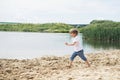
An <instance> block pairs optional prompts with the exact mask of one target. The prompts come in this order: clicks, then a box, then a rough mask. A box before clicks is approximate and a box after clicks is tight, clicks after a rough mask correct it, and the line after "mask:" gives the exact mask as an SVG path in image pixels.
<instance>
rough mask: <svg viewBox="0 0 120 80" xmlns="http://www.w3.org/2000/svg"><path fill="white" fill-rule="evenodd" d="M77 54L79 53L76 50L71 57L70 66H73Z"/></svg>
mask: <svg viewBox="0 0 120 80" xmlns="http://www.w3.org/2000/svg"><path fill="white" fill-rule="evenodd" d="M76 56H77V53H76V52H74V53H73V54H72V56H71V57H70V67H71V66H72V63H73V60H74V58H75V57H76Z"/></svg>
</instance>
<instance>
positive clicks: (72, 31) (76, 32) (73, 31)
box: [69, 28, 78, 35]
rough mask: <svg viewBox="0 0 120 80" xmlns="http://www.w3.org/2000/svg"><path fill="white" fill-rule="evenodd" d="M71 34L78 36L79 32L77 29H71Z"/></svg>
mask: <svg viewBox="0 0 120 80" xmlns="http://www.w3.org/2000/svg"><path fill="white" fill-rule="evenodd" d="M69 33H73V34H76V35H78V30H77V29H75V28H74V29H70V31H69Z"/></svg>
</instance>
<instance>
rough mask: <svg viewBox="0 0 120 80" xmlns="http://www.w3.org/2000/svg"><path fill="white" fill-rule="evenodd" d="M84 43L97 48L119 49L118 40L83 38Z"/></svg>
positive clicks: (119, 43)
mask: <svg viewBox="0 0 120 80" xmlns="http://www.w3.org/2000/svg"><path fill="white" fill-rule="evenodd" d="M83 41H84V43H85V44H88V45H90V46H92V47H93V48H96V49H99V48H103V49H120V41H119V42H107V41H97V40H96V41H95V40H83Z"/></svg>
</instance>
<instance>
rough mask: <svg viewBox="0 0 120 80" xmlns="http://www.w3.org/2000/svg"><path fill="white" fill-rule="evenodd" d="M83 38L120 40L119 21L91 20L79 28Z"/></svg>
mask: <svg viewBox="0 0 120 80" xmlns="http://www.w3.org/2000/svg"><path fill="white" fill-rule="evenodd" d="M80 31H81V32H82V33H83V35H84V38H85V39H87V40H93V41H106V42H114V41H120V22H113V21H109V20H93V21H92V22H91V23H90V24H89V25H88V26H87V27H84V28H82V29H80Z"/></svg>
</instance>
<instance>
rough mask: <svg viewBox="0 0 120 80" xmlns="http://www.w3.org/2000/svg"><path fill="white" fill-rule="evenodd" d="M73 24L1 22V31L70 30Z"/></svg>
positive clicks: (59, 31) (57, 31) (64, 31)
mask: <svg viewBox="0 0 120 80" xmlns="http://www.w3.org/2000/svg"><path fill="white" fill-rule="evenodd" d="M71 28H72V26H70V25H68V24H64V23H46V24H21V23H17V24H0V31H21V32H55V33H61V32H62V33H66V32H69V29H71Z"/></svg>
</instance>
